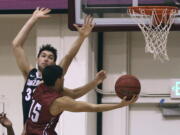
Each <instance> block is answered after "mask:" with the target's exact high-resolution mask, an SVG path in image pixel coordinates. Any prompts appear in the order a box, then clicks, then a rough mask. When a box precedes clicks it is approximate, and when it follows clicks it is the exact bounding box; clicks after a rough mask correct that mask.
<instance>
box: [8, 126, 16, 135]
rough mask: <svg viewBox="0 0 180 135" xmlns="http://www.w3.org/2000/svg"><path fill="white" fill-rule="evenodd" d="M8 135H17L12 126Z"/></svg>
mask: <svg viewBox="0 0 180 135" xmlns="http://www.w3.org/2000/svg"><path fill="white" fill-rule="evenodd" d="M7 134H8V135H15V134H14V130H13V127H12V126H10V127H7Z"/></svg>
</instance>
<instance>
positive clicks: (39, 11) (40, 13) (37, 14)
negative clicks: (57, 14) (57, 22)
mask: <svg viewBox="0 0 180 135" xmlns="http://www.w3.org/2000/svg"><path fill="white" fill-rule="evenodd" d="M49 12H51V9H49V8H39V7H37V8H36V10H35V11H34V12H33V15H32V17H34V18H36V19H38V18H47V17H50V15H48V13H49Z"/></svg>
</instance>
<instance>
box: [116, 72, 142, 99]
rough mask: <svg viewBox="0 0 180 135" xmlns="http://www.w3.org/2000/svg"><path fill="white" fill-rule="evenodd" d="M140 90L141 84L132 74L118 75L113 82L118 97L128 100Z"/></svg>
mask: <svg viewBox="0 0 180 135" xmlns="http://www.w3.org/2000/svg"><path fill="white" fill-rule="evenodd" d="M140 91H141V84H140V82H139V80H138V79H137V78H136V77H135V76H132V75H123V76H121V77H119V78H118V79H117V81H116V83H115V92H116V94H117V96H118V97H120V98H121V99H123V97H124V96H126V100H130V99H131V98H132V97H133V95H138V94H139V93H140Z"/></svg>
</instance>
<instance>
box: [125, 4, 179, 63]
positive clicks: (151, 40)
mask: <svg viewBox="0 0 180 135" xmlns="http://www.w3.org/2000/svg"><path fill="white" fill-rule="evenodd" d="M177 12H178V8H177V7H171V6H137V7H129V8H128V13H129V15H130V16H131V17H132V18H133V19H134V20H135V22H136V23H137V24H138V26H139V28H140V29H141V31H142V33H143V35H144V37H145V42H146V45H145V52H146V53H147V52H149V53H151V54H153V57H154V59H156V60H160V61H161V62H163V61H164V60H169V57H168V55H167V49H166V45H167V37H168V34H169V30H170V28H171V26H172V24H173V22H174V18H175V15H176V13H177Z"/></svg>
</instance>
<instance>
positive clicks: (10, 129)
mask: <svg viewBox="0 0 180 135" xmlns="http://www.w3.org/2000/svg"><path fill="white" fill-rule="evenodd" d="M0 123H1V125H2V126H3V127H5V128H6V129H7V134H8V135H14V130H13V126H12V122H11V121H10V120H9V119H8V118H7V117H6V114H4V113H1V114H0Z"/></svg>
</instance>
